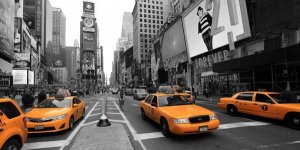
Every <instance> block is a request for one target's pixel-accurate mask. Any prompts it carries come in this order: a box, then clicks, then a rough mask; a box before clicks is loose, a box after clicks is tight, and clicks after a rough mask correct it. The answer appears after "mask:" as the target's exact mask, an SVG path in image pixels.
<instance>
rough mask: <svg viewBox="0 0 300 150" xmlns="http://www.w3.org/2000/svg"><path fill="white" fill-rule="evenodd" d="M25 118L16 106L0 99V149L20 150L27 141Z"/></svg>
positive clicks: (14, 103)
mask: <svg viewBox="0 0 300 150" xmlns="http://www.w3.org/2000/svg"><path fill="white" fill-rule="evenodd" d="M27 133H28V129H27V118H26V117H25V115H24V113H23V111H22V110H21V109H20V107H19V106H18V104H17V103H16V102H15V101H14V100H12V99H9V98H0V149H1V150H2V149H3V150H10V149H16V150H20V149H21V148H22V146H23V144H24V142H26V140H27Z"/></svg>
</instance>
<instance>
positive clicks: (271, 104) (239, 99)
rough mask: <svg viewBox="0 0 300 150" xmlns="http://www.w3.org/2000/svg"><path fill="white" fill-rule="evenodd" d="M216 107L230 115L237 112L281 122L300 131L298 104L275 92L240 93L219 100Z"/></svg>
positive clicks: (299, 105)
mask: <svg viewBox="0 0 300 150" xmlns="http://www.w3.org/2000/svg"><path fill="white" fill-rule="evenodd" d="M218 106H219V107H220V108H222V109H226V110H227V112H228V113H229V114H231V115H234V114H236V113H238V112H241V113H245V114H251V115H256V116H261V117H266V118H272V119H277V120H282V121H285V122H286V123H287V125H288V126H290V127H291V128H294V129H300V103H299V102H297V101H295V100H289V99H288V98H287V97H286V96H285V95H284V94H281V93H277V92H259V91H253V92H240V93H237V94H235V95H234V96H232V97H224V98H221V99H220V102H219V103H218Z"/></svg>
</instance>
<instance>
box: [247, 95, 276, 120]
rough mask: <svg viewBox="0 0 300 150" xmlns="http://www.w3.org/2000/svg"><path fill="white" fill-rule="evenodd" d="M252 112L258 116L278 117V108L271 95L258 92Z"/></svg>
mask: <svg viewBox="0 0 300 150" xmlns="http://www.w3.org/2000/svg"><path fill="white" fill-rule="evenodd" d="M252 113H253V114H255V115H258V116H263V117H268V118H276V116H277V108H276V106H275V103H274V102H273V100H272V99H271V98H270V97H268V96H267V95H265V94H260V93H256V94H255V101H254V103H253V106H252Z"/></svg>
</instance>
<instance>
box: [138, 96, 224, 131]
mask: <svg viewBox="0 0 300 150" xmlns="http://www.w3.org/2000/svg"><path fill="white" fill-rule="evenodd" d="M140 109H141V115H142V118H143V119H146V118H150V119H151V120H153V121H154V122H156V123H158V124H160V126H161V130H162V134H163V135H165V136H169V135H171V134H178V135H183V134H199V133H204V132H210V131H213V130H216V129H217V128H218V127H219V125H220V122H219V120H218V118H217V116H216V114H215V113H214V112H212V111H210V110H207V109H205V108H203V107H200V106H198V105H195V104H194V103H192V102H191V101H189V100H187V99H186V98H185V97H184V96H182V95H180V94H163V93H157V94H150V95H149V96H148V97H147V98H146V99H145V100H143V101H141V102H140Z"/></svg>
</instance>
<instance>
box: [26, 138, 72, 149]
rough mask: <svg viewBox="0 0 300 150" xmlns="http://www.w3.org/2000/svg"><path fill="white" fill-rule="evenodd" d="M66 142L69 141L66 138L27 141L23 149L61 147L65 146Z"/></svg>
mask: <svg viewBox="0 0 300 150" xmlns="http://www.w3.org/2000/svg"><path fill="white" fill-rule="evenodd" d="M66 142H67V141H66V140H60V141H47V142H35V143H25V144H24V146H23V148H22V150H27V149H43V148H53V147H61V146H64V144H65V143H66Z"/></svg>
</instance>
